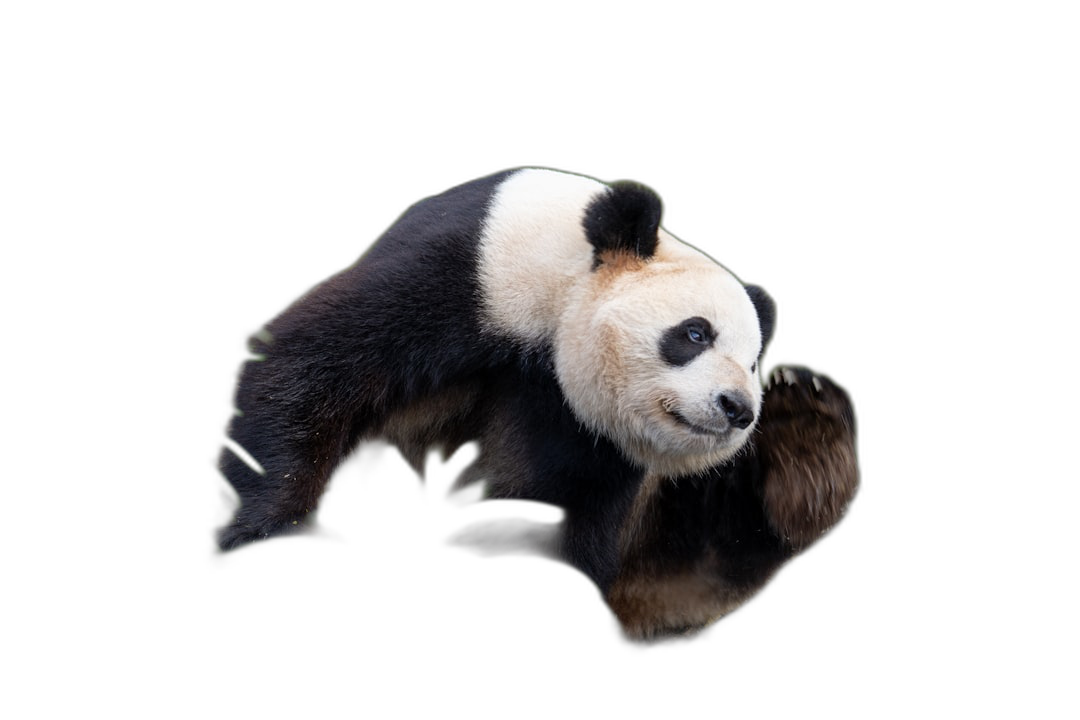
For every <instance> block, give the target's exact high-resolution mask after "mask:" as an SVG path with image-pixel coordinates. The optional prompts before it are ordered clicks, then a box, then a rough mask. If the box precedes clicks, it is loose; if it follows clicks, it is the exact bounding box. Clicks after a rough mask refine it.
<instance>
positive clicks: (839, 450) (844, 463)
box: [756, 366, 859, 549]
mask: <svg viewBox="0 0 1080 720" xmlns="http://www.w3.org/2000/svg"><path fill="white" fill-rule="evenodd" d="M756 443H757V447H758V452H759V457H760V458H761V466H762V470H763V471H764V495H765V498H764V499H765V507H766V511H767V513H768V516H769V521H770V523H771V524H772V525H773V529H774V530H775V531H776V532H777V533H778V534H779V535H780V537H781V538H783V539H784V540H785V541H786V542H788V543H789V544H790V545H791V546H792V547H794V548H797V549H799V548H803V547H805V546H807V545H809V544H810V543H812V542H813V541H814V540H816V539H817V538H818V537H820V536H821V535H822V534H823V533H825V532H826V531H827V530H828V529H829V528H831V527H832V526H833V525H835V524H836V523H837V522H838V521H839V520H840V518H841V517H842V516H843V514H844V510H845V509H846V508H847V505H848V503H849V502H850V501H851V498H852V497H853V496H854V494H855V491H856V489H857V488H858V484H859V468H858V461H857V459H856V453H855V412H854V410H853V408H852V406H851V401H850V400H849V399H848V396H847V393H846V392H844V390H843V389H842V388H841V387H840V386H838V385H837V384H836V383H834V382H833V381H832V380H830V379H829V378H827V377H825V376H824V375H818V374H816V373H814V372H812V371H811V370H808V369H807V368H803V367H786V366H785V367H778V368H776V369H775V370H774V371H773V373H772V375H771V376H770V378H769V384H768V386H767V387H766V389H765V400H764V406H763V408H762V413H761V422H760V424H759V426H758V433H757V436H756Z"/></svg>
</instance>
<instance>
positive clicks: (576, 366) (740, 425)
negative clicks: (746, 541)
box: [555, 183, 775, 476]
mask: <svg viewBox="0 0 1080 720" xmlns="http://www.w3.org/2000/svg"><path fill="white" fill-rule="evenodd" d="M659 221H660V202H659V199H658V198H657V197H656V195H655V194H653V193H652V192H651V191H649V190H648V189H646V188H643V187H641V186H637V185H631V184H629V183H616V184H614V185H613V186H612V190H611V191H610V192H609V193H607V194H606V195H602V196H601V197H600V198H599V199H597V200H596V201H595V202H594V203H593V204H592V205H591V206H590V207H589V208H588V210H587V212H586V215H585V221H584V224H585V229H586V234H587V236H588V238H589V240H590V242H591V243H592V245H593V248H594V262H593V269H592V272H591V273H590V275H589V276H588V277H587V278H584V279H583V281H582V282H581V283H579V284H578V285H577V286H576V287H575V289H574V293H575V296H574V298H573V301H572V302H569V303H567V305H566V306H565V307H566V309H565V311H564V316H563V318H562V319H561V322H560V323H559V330H558V334H557V340H556V343H555V346H556V353H555V362H556V373H557V375H558V377H559V382H560V383H561V385H562V387H563V390H564V393H565V395H566V397H567V401H568V402H569V404H570V405H571V407H572V408H573V410H574V412H575V414H576V415H577V416H578V418H579V419H580V420H582V421H583V422H584V423H585V424H587V425H589V426H590V427H591V428H592V429H593V430H594V431H596V432H599V433H601V434H603V435H605V436H607V437H609V438H610V439H612V440H613V441H614V442H615V443H616V444H618V445H619V447H620V448H622V450H623V452H624V453H625V454H626V455H627V457H628V458H629V459H630V460H632V461H633V462H635V463H637V464H639V465H641V466H643V467H646V468H648V469H649V470H650V471H652V472H656V473H660V474H663V475H669V476H675V475H684V474H690V473H695V472H701V471H703V470H705V469H706V468H708V467H711V466H712V465H715V464H716V463H718V462H722V461H724V460H726V459H728V458H730V457H732V456H733V455H734V454H735V453H736V452H738V451H739V449H740V448H741V447H742V446H743V445H744V444H745V443H746V441H747V439H748V438H749V437H750V433H751V432H752V431H753V429H754V426H755V424H756V422H757V419H758V416H759V415H760V411H761V381H760V375H759V374H760V362H761V356H762V353H763V352H764V348H765V345H766V344H767V343H768V341H769V339H770V337H771V335H772V330H773V324H774V318H775V308H774V305H773V303H772V300H771V299H770V298H769V296H768V295H767V294H766V293H765V292H764V291H763V290H761V289H760V288H758V287H756V286H752V285H744V284H743V283H742V282H740V281H739V280H738V279H737V278H736V277H735V276H734V275H732V274H731V273H730V272H728V271H727V270H726V269H725V268H723V267H722V266H721V265H719V264H717V263H716V262H715V261H713V260H712V259H711V258H709V257H708V256H706V255H704V254H703V253H701V252H699V251H697V250H696V249H694V248H691V247H690V246H688V245H685V244H684V243H682V242H680V241H678V240H676V239H675V238H673V237H672V236H670V235H668V234H667V233H666V232H665V231H664V230H662V229H660V227H659Z"/></svg>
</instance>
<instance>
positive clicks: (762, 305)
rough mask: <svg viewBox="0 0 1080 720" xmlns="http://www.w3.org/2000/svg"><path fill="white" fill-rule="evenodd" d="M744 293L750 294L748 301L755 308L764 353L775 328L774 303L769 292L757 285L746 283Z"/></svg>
mask: <svg viewBox="0 0 1080 720" xmlns="http://www.w3.org/2000/svg"><path fill="white" fill-rule="evenodd" d="M744 287H745V288H746V294H747V295H749V296H750V302H752V303H754V309H755V310H757V316H758V324H759V325H760V326H761V354H762V355H764V354H765V348H766V347H768V345H769V341H770V340H772V336H773V331H774V330H776V303H775V302H773V299H772V298H771V297H769V294H768V293H767V292H765V290H763V289H762V288H760V287H758V286H757V285H746V286H744Z"/></svg>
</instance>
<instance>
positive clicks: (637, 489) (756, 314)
mask: <svg viewBox="0 0 1080 720" xmlns="http://www.w3.org/2000/svg"><path fill="white" fill-rule="evenodd" d="M661 209H662V208H661V202H660V200H659V198H658V197H657V195H656V194H655V193H654V192H653V191H652V190H650V189H648V188H647V187H644V186H642V185H640V184H637V183H633V182H627V181H620V182H614V183H610V184H605V183H602V182H600V181H598V180H595V179H592V178H589V177H585V176H581V175H576V174H571V173H566V172H560V171H555V170H549V169H541V168H524V169H516V170H509V171H505V172H500V173H497V174H495V175H491V176H489V177H485V178H481V179H478V180H474V181H472V182H468V183H466V184H463V185H460V186H458V187H455V188H453V189H450V190H448V191H446V192H444V193H442V194H440V195H436V196H434V197H429V198H427V199H425V200H422V201H420V202H418V203H417V204H415V205H413V206H412V207H411V208H409V209H408V210H407V211H406V212H405V213H404V214H403V215H402V216H401V217H400V218H399V219H398V220H397V221H396V222H395V223H394V224H393V225H392V226H391V227H390V228H389V229H388V230H387V231H386V232H385V233H384V234H383V235H382V236H381V237H380V238H379V239H378V240H377V241H376V242H375V243H374V245H372V246H371V248H370V249H368V250H367V251H366V252H365V253H364V254H363V255H362V256H361V257H360V259H359V260H358V261H357V262H356V263H355V264H353V265H352V266H350V267H348V268H346V269H345V270H343V271H341V272H340V273H338V274H336V275H334V276H332V277H330V278H329V279H328V280H326V281H324V282H323V283H321V284H319V285H317V286H316V287H314V288H313V289H312V290H310V291H309V292H308V293H307V294H306V295H304V296H303V297H301V298H300V299H299V300H298V301H296V302H295V303H294V304H293V305H292V306H291V307H289V308H288V309H286V310H285V311H284V312H283V313H282V314H281V315H279V316H278V317H277V318H275V319H274V320H272V321H271V322H270V323H269V324H267V325H266V327H265V328H264V329H262V330H261V331H260V332H258V333H256V334H255V335H254V336H253V337H252V338H251V340H250V341H249V346H250V349H251V351H252V353H253V358H252V359H250V360H249V361H247V362H246V363H245V364H244V366H243V368H242V370H241V373H240V377H239V382H238V386H237V390H236V400H235V405H236V413H235V415H234V416H233V417H232V419H231V421H230V422H229V425H228V429H227V433H228V436H229V438H230V439H231V443H230V444H227V445H226V447H225V448H224V449H223V450H222V453H221V458H220V462H219V467H220V470H221V472H222V474H223V475H224V477H225V478H226V479H227V480H228V482H229V483H230V484H231V485H232V487H233V488H234V489H235V490H236V493H237V495H238V497H239V508H238V509H237V511H236V513H235V517H234V519H233V520H232V522H231V523H230V524H228V525H227V526H225V527H223V528H222V529H221V530H220V531H219V534H218V544H219V546H220V548H221V549H222V550H229V549H232V548H235V547H237V546H240V545H242V544H244V543H247V542H250V541H253V540H258V539H261V538H267V537H270V536H274V535H279V534H282V533H286V532H289V531H292V530H295V529H297V528H302V527H304V526H306V525H308V524H310V522H311V518H312V515H311V513H313V511H314V510H315V509H316V506H317V504H318V501H319V497H320V495H321V494H322V492H323V490H324V488H325V487H326V484H327V481H328V480H329V478H330V475H331V473H332V471H333V470H334V468H335V467H336V466H337V465H338V464H339V463H340V461H341V460H342V459H343V458H344V457H345V456H346V455H347V454H349V453H350V452H351V451H352V450H353V449H354V448H355V447H356V446H357V445H358V443H360V442H361V441H364V440H369V439H384V440H388V441H389V442H391V443H393V444H395V445H396V446H397V447H398V448H399V449H400V450H401V452H402V454H403V455H404V456H405V458H406V459H408V460H409V462H410V463H411V464H412V465H413V466H414V467H415V468H416V469H417V471H418V472H421V473H422V470H423V463H424V459H425V457H426V456H427V454H428V453H429V452H430V451H431V450H432V449H441V450H442V451H443V452H444V453H447V454H449V453H452V452H453V451H454V450H455V449H456V448H458V447H459V446H461V445H462V444H464V443H467V442H473V441H476V442H478V444H479V448H480V452H479V455H478V457H477V459H476V460H475V462H474V463H473V464H472V465H471V466H470V467H469V468H467V469H466V471H465V472H464V473H463V475H462V477H461V478H460V479H459V484H468V483H472V482H482V483H484V485H485V488H486V495H487V496H488V497H491V498H517V499H529V500H536V501H540V502H544V503H550V504H553V505H557V506H559V507H561V508H563V509H564V511H565V518H564V521H563V525H562V528H561V540H560V548H561V554H562V556H563V557H564V558H565V559H566V560H567V561H568V562H569V563H571V564H572V565H573V566H575V567H576V568H578V569H579V570H581V571H582V572H583V573H585V574H586V575H587V576H588V577H589V578H591V579H592V581H593V582H595V583H596V585H597V586H598V588H599V589H600V591H601V592H602V593H603V595H604V597H605V599H606V600H607V602H608V604H609V605H610V607H611V608H612V610H613V612H614V613H615V615H616V616H617V617H618V618H619V620H620V621H621V623H622V626H623V628H624V629H625V631H626V633H627V634H628V635H629V636H631V637H635V638H649V637H656V636H661V635H666V634H671V633H681V632H686V631H689V630H694V629H697V628H701V627H703V626H705V625H706V624H708V623H710V622H711V621H713V620H715V619H717V618H719V617H721V616H723V615H725V614H726V613H728V612H730V611H731V610H733V609H734V608H735V607H737V606H738V605H740V604H741V603H743V602H745V601H746V600H747V599H748V598H749V597H750V596H751V595H752V594H753V593H754V592H756V591H757V590H758V589H759V588H760V587H762V585H764V584H765V583H766V582H767V581H768V579H769V578H770V577H771V576H772V574H773V573H774V572H775V571H776V570H777V569H778V568H779V567H780V566H781V565H782V564H783V563H784V562H785V561H786V560H788V559H790V558H791V557H792V556H794V555H795V554H797V553H798V552H800V551H801V550H803V549H804V548H806V547H807V546H808V545H809V544H810V543H812V542H813V541H814V540H816V539H817V538H818V537H820V536H821V535H822V534H823V533H824V532H826V531H827V530H828V529H829V528H831V527H832V526H833V525H835V524H836V523H837V522H838V521H839V520H840V519H841V517H842V516H843V514H844V512H845V509H846V508H847V506H848V503H849V502H850V500H851V499H852V497H853V495H854V494H855V491H856V489H857V486H858V482H859V477H858V475H859V474H858V465H857V460H856V451H855V419H854V411H853V409H852V405H851V402H850V400H849V398H848V396H847V394H846V393H845V391H844V390H843V389H842V388H840V387H839V386H838V385H836V384H835V383H833V382H832V381H831V380H830V379H829V378H827V377H825V376H824V375H820V374H816V373H814V372H812V371H810V370H808V369H806V368H802V367H781V368H777V369H776V370H775V371H774V372H773V373H772V374H771V375H769V376H767V377H765V376H763V373H762V367H761V362H762V355H763V353H764V351H765V347H766V345H767V344H768V342H769V340H770V338H771V337H772V334H773V329H774V325H775V317H776V311H775V306H774V303H773V301H772V299H771V298H770V297H769V295H768V294H767V293H766V292H765V291H764V290H762V289H761V288H760V287H758V286H756V285H749V284H744V283H743V282H741V281H740V280H739V279H738V278H736V277H735V276H734V275H733V274H732V273H731V272H729V271H728V270H727V269H725V268H724V267H723V266H721V265H720V264H718V263H717V262H716V261H715V260H713V259H712V258H710V257H708V256H707V255H705V254H703V253H702V252H700V251H698V250H697V249H695V248H693V247H691V246H690V245H687V244H685V243H683V242H681V241H680V240H678V239H676V238H675V237H673V236H672V235H670V234H668V233H667V232H666V231H665V230H664V229H663V228H661V227H660V221H661ZM763 377H764V381H763ZM239 448H242V449H243V450H244V451H246V454H247V455H248V456H249V457H248V458H246V459H245V458H243V457H242V456H243V455H244V454H245V453H244V452H242V451H240V450H239ZM252 459H253V460H254V461H255V462H251V460H252Z"/></svg>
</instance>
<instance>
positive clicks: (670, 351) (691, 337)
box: [660, 317, 716, 367]
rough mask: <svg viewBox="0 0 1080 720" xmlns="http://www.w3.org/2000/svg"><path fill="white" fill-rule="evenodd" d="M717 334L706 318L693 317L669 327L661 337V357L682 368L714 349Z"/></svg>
mask: <svg viewBox="0 0 1080 720" xmlns="http://www.w3.org/2000/svg"><path fill="white" fill-rule="evenodd" d="M714 340H716V333H715V332H714V331H713V327H712V325H710V324H709V321H708V320H706V319H705V318H700V317H692V318H689V319H687V320H683V321H682V322H681V323H679V324H678V325H675V326H673V327H669V328H668V329H667V330H665V331H664V334H663V335H662V336H661V337H660V357H662V358H664V362H666V363H668V364H669V365H674V366H676V367H680V366H682V365H686V364H687V363H688V362H690V361H691V360H693V359H694V358H696V357H697V356H698V355H700V354H701V353H703V352H705V351H706V350H708V349H709V348H710V347H712V344H713V341H714Z"/></svg>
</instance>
